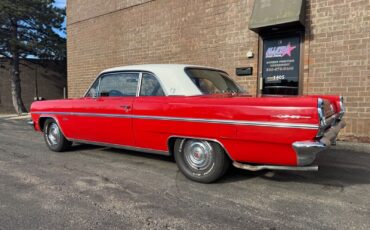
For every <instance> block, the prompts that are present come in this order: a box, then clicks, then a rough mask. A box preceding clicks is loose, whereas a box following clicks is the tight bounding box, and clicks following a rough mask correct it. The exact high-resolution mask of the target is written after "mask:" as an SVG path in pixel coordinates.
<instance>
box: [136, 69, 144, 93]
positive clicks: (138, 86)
mask: <svg viewBox="0 0 370 230" xmlns="http://www.w3.org/2000/svg"><path fill="white" fill-rule="evenodd" d="M142 81H143V72H140V75H139V82H138V85H137V87H136V97H138V96H139V95H140V90H141V82H142Z"/></svg>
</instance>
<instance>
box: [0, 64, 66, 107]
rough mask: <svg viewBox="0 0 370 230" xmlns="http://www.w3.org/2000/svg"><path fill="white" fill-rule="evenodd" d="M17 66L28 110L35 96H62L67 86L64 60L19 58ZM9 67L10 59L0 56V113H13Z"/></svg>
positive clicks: (24, 101)
mask: <svg viewBox="0 0 370 230" xmlns="http://www.w3.org/2000/svg"><path fill="white" fill-rule="evenodd" d="M19 67H20V78H21V88H22V99H23V103H24V105H25V106H26V108H27V109H28V110H29V108H30V105H31V103H32V102H33V101H34V99H35V97H40V98H44V99H58V98H63V91H64V90H63V89H64V88H66V87H67V77H66V64H65V61H63V62H60V61H49V60H40V59H33V60H21V65H20V66H19ZM9 69H10V61H9V60H8V59H6V58H0V113H14V107H13V101H12V94H11V87H10V85H11V83H10V71H9Z"/></svg>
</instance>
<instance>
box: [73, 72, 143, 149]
mask: <svg viewBox="0 0 370 230" xmlns="http://www.w3.org/2000/svg"><path fill="white" fill-rule="evenodd" d="M139 76H140V74H139V73H137V72H115V73H105V74H103V75H101V76H100V77H99V78H98V80H97V81H96V83H94V84H93V86H92V87H91V89H90V90H89V91H88V93H87V94H86V97H85V98H84V99H82V100H81V103H79V104H78V106H77V107H75V108H74V109H73V111H74V113H73V115H72V116H70V117H69V123H71V124H73V125H70V126H69V127H72V128H73V129H74V130H73V132H70V133H73V136H74V138H72V139H77V140H84V141H88V142H94V143H102V144H112V145H126V146H132V145H133V144H134V138H133V133H132V116H131V115H132V106H133V100H134V98H135V97H136V94H137V90H138V82H139Z"/></svg>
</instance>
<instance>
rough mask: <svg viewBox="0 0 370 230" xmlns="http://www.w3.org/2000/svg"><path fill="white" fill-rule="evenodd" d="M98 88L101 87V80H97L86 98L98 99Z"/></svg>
mask: <svg viewBox="0 0 370 230" xmlns="http://www.w3.org/2000/svg"><path fill="white" fill-rule="evenodd" d="M98 86H99V79H97V80H96V81H95V82H94V84H93V85H92V86H91V87H90V89H89V91H88V92H87V94H86V95H85V97H97V96H98Z"/></svg>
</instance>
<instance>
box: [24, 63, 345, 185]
mask: <svg viewBox="0 0 370 230" xmlns="http://www.w3.org/2000/svg"><path fill="white" fill-rule="evenodd" d="M344 110H345V109H344V105H343V98H342V97H339V96H324V95H320V96H297V97H252V96H250V95H247V94H245V93H244V92H243V90H242V89H241V88H240V87H239V86H238V85H237V84H236V83H235V82H234V81H233V80H232V79H231V78H230V77H229V76H228V75H227V73H225V72H224V71H222V70H218V69H214V68H209V67H201V66H191V65H137V66H126V67H118V68H113V69H108V70H105V71H103V72H102V73H101V74H100V75H99V76H98V77H97V79H96V80H95V81H94V82H93V84H92V85H91V87H90V88H89V90H88V91H87V92H86V94H85V96H84V97H82V98H78V99H65V100H50V101H39V102H34V103H33V104H32V106H31V115H32V121H31V122H30V123H31V124H32V125H33V127H34V128H35V130H37V131H41V132H43V134H44V137H45V141H46V144H47V146H48V147H49V148H50V149H51V150H52V151H57V152H59V151H64V150H66V149H68V148H69V147H70V146H71V144H72V142H77V143H88V144H96V145H103V146H111V147H117V148H124V149H129V150H138V151H142V152H149V153H157V154H163V155H168V156H170V155H174V157H175V160H176V163H177V165H178V167H179V168H180V170H181V172H182V173H183V174H184V175H185V176H186V177H188V178H190V179H192V180H195V181H198V182H204V183H208V182H212V181H215V180H217V179H218V178H220V177H221V176H222V175H223V174H224V173H225V172H226V170H227V169H228V167H229V165H230V163H232V164H233V165H234V166H235V167H238V168H242V169H247V170H253V171H256V170H260V169H276V170H278V169H282V170H317V169H318V167H317V166H316V165H313V162H314V161H315V159H316V156H317V153H318V152H320V151H322V150H324V149H326V148H327V147H328V146H330V145H331V144H333V143H335V140H336V137H337V135H338V133H339V130H340V129H341V128H343V127H344V126H345V123H344V121H343V120H342V117H343V115H344Z"/></svg>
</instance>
